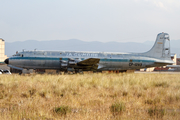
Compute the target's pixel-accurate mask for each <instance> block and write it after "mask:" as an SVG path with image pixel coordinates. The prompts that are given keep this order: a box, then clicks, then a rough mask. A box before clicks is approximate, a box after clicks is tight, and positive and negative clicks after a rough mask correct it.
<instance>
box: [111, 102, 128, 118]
mask: <svg viewBox="0 0 180 120" xmlns="http://www.w3.org/2000/svg"><path fill="white" fill-rule="evenodd" d="M125 109H126V108H125V104H124V103H123V102H118V103H114V104H112V105H111V107H110V111H111V113H112V114H113V115H114V116H115V115H121V114H122V113H123V111H125Z"/></svg>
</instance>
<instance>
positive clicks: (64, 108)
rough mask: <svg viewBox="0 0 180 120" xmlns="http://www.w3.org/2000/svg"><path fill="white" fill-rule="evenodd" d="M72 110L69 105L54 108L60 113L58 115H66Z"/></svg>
mask: <svg viewBox="0 0 180 120" xmlns="http://www.w3.org/2000/svg"><path fill="white" fill-rule="evenodd" d="M68 112H69V113H70V112H71V108H69V107H68V106H60V107H56V108H54V113H56V114H58V115H61V116H62V115H66V114H67V113H68Z"/></svg>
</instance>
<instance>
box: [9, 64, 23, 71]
mask: <svg viewBox="0 0 180 120" xmlns="http://www.w3.org/2000/svg"><path fill="white" fill-rule="evenodd" d="M7 66H8V67H10V68H14V69H17V70H23V68H20V67H16V66H13V65H7Z"/></svg>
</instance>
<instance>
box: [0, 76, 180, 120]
mask: <svg viewBox="0 0 180 120" xmlns="http://www.w3.org/2000/svg"><path fill="white" fill-rule="evenodd" d="M0 119H1V120H58V119H71V120H73V119H74V120H75V119H82V120H86V119H87V120H90V119H93V120H94V119H97V120H106V119H115V120H119V119H123V120H124V119H125V120H126V119H127V120H129V119H169V120H170V119H173V120H178V119H180V74H141V73H139V74H134V73H133V74H132V73H131V74H84V75H48V74H45V75H40V74H37V75H24V76H20V75H0Z"/></svg>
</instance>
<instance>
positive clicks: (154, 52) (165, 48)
mask: <svg viewBox="0 0 180 120" xmlns="http://www.w3.org/2000/svg"><path fill="white" fill-rule="evenodd" d="M143 55H145V56H149V57H154V58H164V59H168V58H171V52H170V39H169V34H167V33H159V34H158V35H157V38H156V42H155V44H154V46H153V47H152V48H151V49H150V50H149V51H148V52H145V53H143Z"/></svg>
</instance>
